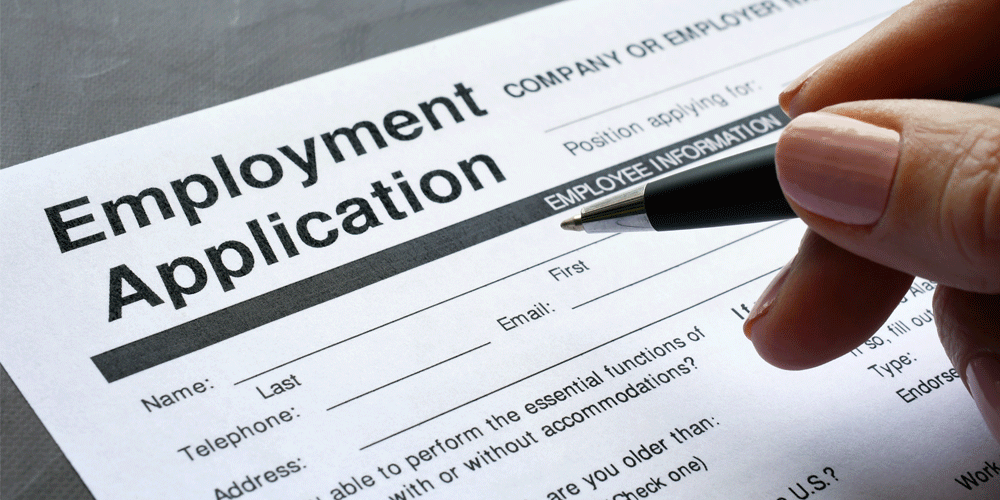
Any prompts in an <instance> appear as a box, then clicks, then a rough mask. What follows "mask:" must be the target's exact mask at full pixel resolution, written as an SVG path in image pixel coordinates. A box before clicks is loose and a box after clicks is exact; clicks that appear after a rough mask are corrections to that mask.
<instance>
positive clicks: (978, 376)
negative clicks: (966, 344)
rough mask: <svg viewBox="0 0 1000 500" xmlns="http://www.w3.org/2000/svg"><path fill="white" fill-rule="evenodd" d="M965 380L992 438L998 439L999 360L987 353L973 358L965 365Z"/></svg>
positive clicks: (999, 435) (999, 411) (999, 439)
mask: <svg viewBox="0 0 1000 500" xmlns="http://www.w3.org/2000/svg"><path fill="white" fill-rule="evenodd" d="M965 381H966V382H968V384H969V392H970V393H972V399H974V400H975V401H976V406H978V407H979V413H981V414H982V415H983V420H985V421H986V425H987V427H989V428H990V432H992V433H993V438H994V439H996V440H997V441H1000V362H997V360H996V358H994V357H993V356H989V355H982V356H979V357H976V358H973V359H972V361H969V364H968V365H966V366H965Z"/></svg>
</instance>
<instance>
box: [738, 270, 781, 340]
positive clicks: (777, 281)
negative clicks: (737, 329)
mask: <svg viewBox="0 0 1000 500" xmlns="http://www.w3.org/2000/svg"><path fill="white" fill-rule="evenodd" d="M791 264H792V263H791V262H789V263H788V264H785V267H782V268H781V270H780V271H778V274H777V275H776V276H775V277H774V279H772V280H771V283H770V284H769V285H767V288H765V289H764V293H762V294H760V298H758V299H757V302H755V303H754V305H753V307H752V308H750V315H749V316H747V320H746V322H744V323H743V335H746V336H747V338H748V339H753V326H754V323H756V322H757V320H758V319H760V318H762V317H763V316H764V315H765V314H767V311H768V310H769V309H771V304H772V303H774V298H775V297H776V296H777V295H778V290H781V285H783V284H784V283H785V278H787V277H788V268H789V267H791Z"/></svg>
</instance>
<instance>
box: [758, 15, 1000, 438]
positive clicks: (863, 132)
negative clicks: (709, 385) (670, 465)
mask: <svg viewBox="0 0 1000 500" xmlns="http://www.w3.org/2000/svg"><path fill="white" fill-rule="evenodd" d="M997 21H1000V2H996V1H991V0H981V1H980V0H938V1H932V0H917V1H915V2H913V3H912V4H910V5H908V6H906V7H904V8H903V9H901V10H900V11H899V12H897V13H895V14H894V15H893V16H891V17H890V18H889V19H887V20H886V21H885V22H883V23H882V24H880V25H879V26H877V27H876V28H875V29H874V30H872V31H871V32H869V33H868V34H866V35H865V36H864V37H862V38H861V39H860V40H858V41H857V42H855V43H854V44H852V45H851V46H849V47H848V48H846V49H844V50H842V51H840V52H838V53H837V54H834V55H833V56H830V57H829V58H828V59H826V60H825V61H823V62H822V63H820V64H819V65H817V66H815V67H814V68H813V69H811V70H810V71H807V72H806V74H804V75H803V76H801V77H799V79H797V80H796V81H794V82H793V83H792V84H791V85H789V87H788V89H786V90H785V91H784V92H783V93H782V95H781V105H782V107H783V108H784V109H785V111H786V112H787V113H788V114H789V116H791V117H792V118H793V120H792V122H791V123H790V124H789V126H788V127H787V128H786V129H785V131H784V132H783V133H782V135H781V138H780V139H779V141H778V147H777V150H776V153H775V163H776V165H777V168H778V178H779V180H780V181H781V185H782V189H783V190H784V192H785V195H786V197H787V198H788V200H789V203H790V204H791V205H792V207H793V208H794V210H795V212H796V213H797V214H798V215H799V216H800V217H801V218H802V220H803V221H804V222H805V223H806V224H808V225H809V228H810V229H809V230H808V231H807V233H806V235H805V237H804V238H803V241H802V244H801V246H800V248H799V251H798V254H797V255H796V256H795V258H794V259H793V260H792V261H791V262H790V263H789V264H788V265H786V266H785V268H784V269H783V270H782V271H781V272H780V273H779V274H778V276H776V277H775V279H774V281H773V282H772V284H771V285H770V286H768V288H767V290H766V291H765V292H764V293H763V295H762V296H761V298H760V299H759V300H758V301H757V303H756V305H755V306H754V309H753V311H752V313H751V315H750V318H749V319H748V320H747V322H746V324H745V325H744V330H745V332H746V334H747V336H748V337H749V338H750V340H751V341H753V344H754V347H755V348H756V349H757V352H758V353H760V355H761V356H762V357H763V358H764V359H765V360H767V361H768V362H770V363H771V364H774V365H775V366H778V367H781V368H787V369H803V368H810V367H813V366H816V365H819V364H822V363H825V362H827V361H830V360H832V359H834V358H836V357H838V356H841V355H843V354H846V353H847V352H849V351H850V350H851V349H853V348H855V347H857V346H858V345H860V344H861V343H862V342H863V341H865V340H866V339H868V338H869V337H870V336H871V335H872V334H873V333H875V331H876V330H877V329H878V328H879V327H880V326H881V325H882V324H883V323H884V322H885V320H886V319H887V318H888V316H889V314H890V313H891V312H892V311H893V309H895V307H896V305H898V304H899V302H900V300H901V299H902V297H903V296H904V295H905V294H906V292H907V291H908V289H909V286H910V283H911V281H912V280H913V276H921V277H924V278H927V279H930V280H933V281H936V282H937V283H938V286H937V288H936V291H935V295H934V316H935V321H936V323H937V328H938V333H939V335H940V337H941V342H942V344H943V345H944V347H945V350H946V352H947V353H948V356H949V357H950V359H951V362H952V363H953V364H954V367H955V369H956V370H957V371H958V373H959V374H961V376H962V379H963V381H964V382H965V384H966V387H967V388H968V389H969V392H970V393H971V394H972V396H973V399H975V401H976V404H977V406H978V407H979V410H980V412H981V413H982V414H983V417H984V419H985V420H986V423H987V425H988V426H989V428H990V431H991V432H992V433H993V436H994V437H995V438H996V439H997V440H998V441H1000V295H998V294H1000V110H997V109H994V108H990V107H986V106H977V105H972V104H962V103H955V102H941V101H929V100H888V99H890V98H921V99H923V98H940V99H950V100H962V99H967V98H969V97H970V96H974V95H982V94H985V93H989V92H988V91H989V90H994V91H996V89H1000V33H998V32H997Z"/></svg>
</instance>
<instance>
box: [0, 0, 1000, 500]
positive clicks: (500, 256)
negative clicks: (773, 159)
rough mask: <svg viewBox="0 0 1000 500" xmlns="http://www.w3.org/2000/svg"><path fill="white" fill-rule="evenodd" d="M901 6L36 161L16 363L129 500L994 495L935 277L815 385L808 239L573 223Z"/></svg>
mask: <svg viewBox="0 0 1000 500" xmlns="http://www.w3.org/2000/svg"><path fill="white" fill-rule="evenodd" d="M901 3H902V2H900V1H897V0H891V1H887V0H866V1H854V0H852V1H847V0H844V1H838V2H830V1H806V0H761V1H752V0H716V1H703V2H654V1H642V0H636V1H629V2H599V1H588V0H580V1H574V2H568V3H564V4H560V5H556V6H553V7H550V8H546V9H542V10H539V11H536V12H532V13H529V14H527V15H523V16H519V17H515V18H512V19H509V20H506V21H503V22H500V23H497V24H493V25H489V26H486V27H483V28H479V29H476V30H473V31H470V32H467V33H462V34H459V35H456V36H452V37H449V38H445V39H442V40H439V41H435V42H432V43H428V44H424V45H421V46H418V47H415V48H412V49H409V50H404V51H401V52H398V53H394V54H391V55H388V56H385V57H380V58H377V59H374V60H371V61H367V62H364V63H361V64H357V65H354V66H351V67H348V68H344V69H342V70H338V71H334V72H331V73H328V74H324V75H320V76H317V77H314V78H310V79H307V80H304V81H301V82H297V83H294V84H291V85H287V86H284V87H280V88H277V89H274V90H271V91H268V92H265V93H262V94H259V95H255V96H251V97H248V98H245V99H241V100H238V101H235V102H232V103H229V104H226V105H223V106H218V107H215V108H211V109H207V110H204V111H200V112H198V113H195V114H192V115H189V116H184V117H180V118H177V119H174V120H170V121H167V122H164V123H160V124H156V125H153V126H149V127H145V128H142V129H139V130H135V131H133V132H129V133H127V134H123V135H120V136H116V137H112V138H109V139H105V140H102V141H100V142H96V143H93V144H89V145H86V146H82V147H79V148H75V149H72V150H68V151H65V152H62V153H58V154H55V155H51V156H48V157H45V158H42V159H39V160H36V161H33V162H30V163H28V164H24V165H20V166H16V167H12V168H9V169H6V170H4V171H3V172H0V186H2V189H3V193H4V198H3V200H2V205H0V207H2V208H0V214H2V217H3V221H4V224H3V228H2V241H3V242H4V243H3V245H2V250H0V252H2V266H3V267H2V274H3V276H4V278H3V284H2V294H3V300H2V301H0V304H2V305H0V308H2V309H0V311H2V315H0V317H2V320H0V321H2V325H3V326H2V332H3V333H2V335H3V350H2V352H0V362H2V363H3V365H4V367H5V368H6V369H7V371H8V372H9V373H10V375H11V377H12V379H13V380H14V381H15V383H16V384H17V386H18V387H19V388H20V390H21V391H22V392H23V394H24V396H25V397H26V398H27V400H28V401H29V403H30V404H31V406H32V408H33V409H34V410H35V411H36V412H37V413H38V415H39V416H40V418H41V420H42V422H43V423H44V424H45V426H46V428H47V429H48V430H49V431H50V432H51V434H52V436H53V437H54V438H55V440H56V442H57V443H58V444H59V446H60V447H61V448H62V450H63V451H64V452H65V454H66V456H67V457H68V458H69V460H70V462H71V463H72V464H73V466H74V467H75V468H76V470H77V471H78V472H79V474H80V476H81V477H82V479H83V481H84V482H85V483H86V485H87V486H88V487H89V488H90V490H91V491H92V492H93V494H94V496H95V497H97V498H98V499H102V500H103V499H114V498H170V499H174V498H185V499H230V498H248V499H256V498H259V499H264V498H285V499H300V500H306V499H344V498H349V499H376V498H378V499H384V498H389V499H400V500H405V499H415V498H424V497H427V498H431V499H433V498H525V499H539V500H541V499H570V498H574V499H575V498H593V499H634V498H761V499H793V498H796V499H805V498H818V499H822V498H829V499H834V498H838V499H842V498H858V499H861V498H994V497H996V495H997V494H998V492H1000V486H998V485H1000V478H997V472H998V470H1000V469H998V468H997V465H996V463H997V461H998V460H1000V447H998V446H997V445H996V443H995V442H994V441H993V440H992V439H991V438H990V436H989V433H988V431H987V430H986V428H985V426H984V425H983V424H982V423H981V421H980V419H979V417H978V415H977V412H976V409H975V407H974V405H973V403H972V401H971V399H970V398H969V397H968V395H967V393H966V389H965V387H964V386H963V384H962V382H961V380H960V378H959V377H958V374H957V372H956V371H955V370H954V369H953V368H952V367H951V365H950V364H949V363H948V360H947V359H946V357H945V356H944V355H943V353H942V350H941V348H940V346H939V345H938V343H937V339H936V334H935V331H934V326H933V323H934V317H933V314H932V312H931V310H930V300H929V298H930V297H931V295H932V293H933V291H934V288H935V286H936V284H935V283H933V282H930V281H927V280H924V279H920V278H918V279H917V280H916V281H915V282H914V284H913V286H912V288H911V290H910V292H909V293H908V294H907V295H906V298H905V300H904V301H903V302H902V303H901V304H900V305H899V308H898V309H897V310H896V312H895V313H894V314H893V315H892V317H891V318H890V320H889V321H888V322H887V323H886V325H884V326H883V327H882V328H880V329H879V330H878V332H877V333H876V334H875V335H874V336H872V337H871V338H870V339H869V340H868V341H867V342H865V343H864V344H863V345H861V346H860V347H858V349H856V350H854V351H852V352H851V353H849V354H847V355H845V356H843V357H842V358H841V359H838V360H836V361H833V362H831V363H829V364H828V365H826V366H823V367H820V368H817V369H814V370H809V371H805V372H797V373H789V372H784V371H781V370H778V369H776V368H773V367H771V366H769V365H767V364H766V363H764V362H763V361H761V360H760V359H759V358H758V357H757V355H756V354H755V353H754V351H753V348H752V346H751V344H750V343H749V342H747V340H746V339H745V338H744V337H743V335H742V332H741V325H742V322H743V320H744V319H745V318H746V315H747V313H748V311H749V309H750V308H751V307H752V305H753V300H754V299H755V298H756V297H757V295H758V294H759V293H760V292H761V290H762V289H763V287H764V286H765V285H766V284H767V282H768V281H769V280H770V279H771V277H772V276H773V275H774V273H775V272H776V271H777V270H778V269H779V268H780V267H781V265H782V264H783V263H784V262H786V261H787V260H788V259H789V258H790V257H791V255H792V254H793V252H794V250H795V247H796V244H797V241H798V239H799V238H800V237H801V235H802V233H803V230H804V226H803V225H802V224H801V223H800V222H799V221H785V222H774V223H767V224H756V225H748V226H738V227H728V228H719V229H708V230H695V231H681V232H675V233H669V234H625V235H604V236H595V235H581V234H578V233H568V232H565V231H562V230H560V229H559V227H558V223H559V222H560V221H561V220H562V219H564V218H566V217H567V216H568V215H569V214H570V213H573V212H575V211H578V210H579V209H580V208H581V206H583V205H585V204H587V203H589V202H591V201H594V200H596V199H598V198H601V197H603V196H607V195H610V194H614V193H617V192H620V191H621V190H623V189H627V188H629V187H631V186H635V185H638V184H641V183H644V182H647V181H649V180H652V179H655V178H658V177H661V176H664V175H670V173H671V172H673V171H677V170H679V169H685V168H690V167H692V166H696V165H698V164H702V163H705V162H706V161H711V160H713V159H717V158H721V157H724V156H726V155H730V154H733V153H736V152H739V151H742V150H746V149H750V148H754V147H757V146H760V145H764V144H767V143H769V142H773V141H775V140H776V137H777V135H778V133H779V132H780V130H781V128H782V127H784V126H785V124H786V123H787V122H788V118H787V117H786V116H785V115H784V114H783V113H782V112H781V110H780V109H779V108H777V107H776V105H775V96H776V95H777V93H778V92H779V91H780V89H782V88H783V87H784V85H786V84H787V83H788V82H789V81H790V80H791V79H792V78H794V77H795V76H796V75H798V74H799V73H801V72H802V71H804V70H805V69H806V68H808V67H809V66H811V65H812V64H814V63H815V62H816V61H817V60H819V59H821V58H822V57H824V56H826V55H828V54H830V53H832V52H834V51H836V50H837V49H839V48H841V47H843V46H844V45H846V44H847V43H849V42H850V41H851V40H853V39H855V38H857V37H858V36H859V35H861V34H862V33H864V32H865V31H866V30H868V29H870V28H871V27H873V26H874V25H875V24H877V23H878V22H879V21H880V20H882V19H884V18H885V17H886V16H888V15H889V14H890V13H891V12H893V11H894V10H895V9H897V8H898V7H900V5H901ZM842 313H843V314H852V311H842Z"/></svg>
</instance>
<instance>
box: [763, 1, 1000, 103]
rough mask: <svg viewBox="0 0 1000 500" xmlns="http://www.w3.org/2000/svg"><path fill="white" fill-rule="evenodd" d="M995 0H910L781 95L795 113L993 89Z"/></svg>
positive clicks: (999, 15)
mask: <svg viewBox="0 0 1000 500" xmlns="http://www.w3.org/2000/svg"><path fill="white" fill-rule="evenodd" d="M998 21H1000V2H996V1H982V0H936V1H933V0H916V1H914V2H913V3H911V4H909V5H906V6H905V7H903V8H902V9H900V10H899V11H897V12H896V13H894V14H893V15H892V16H890V17H889V18H888V19H886V20H885V21H883V22H882V23H881V24H879V25H878V26H876V27H875V28H874V29H872V30H871V31H869V32H868V33H867V34H865V35H864V36H862V37H861V38H860V39H858V40H857V41H856V42H854V43H853V44H851V45H850V46H848V47H847V48H845V49H844V50H842V51H840V52H838V53H836V54H834V55H832V56H830V57H829V58H827V59H826V60H825V61H823V62H822V63H821V64H819V65H817V66H816V67H815V68H814V69H813V70H812V72H811V73H807V74H805V75H803V76H801V77H799V79H797V80H796V81H794V82H793V83H792V84H790V85H789V87H788V89H786V90H785V92H782V94H781V97H780V99H779V100H780V102H781V106H782V108H783V109H784V110H785V112H786V113H788V115H789V116H792V117H795V116H798V115H800V114H802V113H806V112H809V111H816V110H819V109H822V108H824V107H827V106H830V105H832V104H837V103H841V102H849V101H861V100H869V99H886V98H930V97H933V98H940V99H949V100H962V99H968V98H970V97H973V96H978V95H985V94H987V93H989V92H990V91H991V90H994V89H997V88H1000V76H998V75H997V67H998V66H1000V33H998V32H997V22H998Z"/></svg>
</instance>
